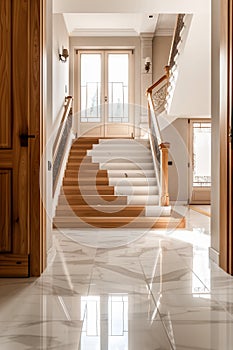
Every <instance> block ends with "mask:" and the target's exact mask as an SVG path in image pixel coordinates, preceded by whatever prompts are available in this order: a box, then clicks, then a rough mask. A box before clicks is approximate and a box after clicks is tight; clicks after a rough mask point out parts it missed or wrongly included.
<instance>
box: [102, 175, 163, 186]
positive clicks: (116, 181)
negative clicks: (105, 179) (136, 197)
mask: <svg viewBox="0 0 233 350" xmlns="http://www.w3.org/2000/svg"><path fill="white" fill-rule="evenodd" d="M109 185H110V186H116V185H118V186H148V185H149V186H156V185H157V181H156V179H154V178H140V177H139V178H129V177H128V178H122V177H120V178H111V177H110V178H109Z"/></svg>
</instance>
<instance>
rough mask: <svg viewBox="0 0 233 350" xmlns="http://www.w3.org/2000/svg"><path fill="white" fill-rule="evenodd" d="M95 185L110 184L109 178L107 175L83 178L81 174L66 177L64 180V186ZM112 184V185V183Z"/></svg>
mask: <svg viewBox="0 0 233 350" xmlns="http://www.w3.org/2000/svg"><path fill="white" fill-rule="evenodd" d="M78 185H80V186H85V185H86V186H94V185H109V180H108V178H107V177H100V178H95V177H92V178H88V177H85V178H81V177H80V176H79V177H78V176H76V177H67V176H66V177H65V178H64V180H63V186H78ZM111 186H112V185H111Z"/></svg>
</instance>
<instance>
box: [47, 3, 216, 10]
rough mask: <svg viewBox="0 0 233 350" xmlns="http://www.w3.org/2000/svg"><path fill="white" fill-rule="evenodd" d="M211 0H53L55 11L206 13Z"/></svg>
mask: <svg viewBox="0 0 233 350" xmlns="http://www.w3.org/2000/svg"><path fill="white" fill-rule="evenodd" d="M210 6H211V0H118V1H116V0H53V13H150V12H151V13H203V12H204V13H205V12H209V11H210Z"/></svg>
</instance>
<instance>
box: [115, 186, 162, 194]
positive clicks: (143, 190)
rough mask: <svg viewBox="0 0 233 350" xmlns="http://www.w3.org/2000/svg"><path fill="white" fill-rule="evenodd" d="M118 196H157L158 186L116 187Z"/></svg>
mask: <svg viewBox="0 0 233 350" xmlns="http://www.w3.org/2000/svg"><path fill="white" fill-rule="evenodd" d="M114 192H115V195H116V196H134V195H142V196H143V195H145V196H147V195H153V194H154V195H157V194H158V187H157V186H116V187H115V189H114Z"/></svg>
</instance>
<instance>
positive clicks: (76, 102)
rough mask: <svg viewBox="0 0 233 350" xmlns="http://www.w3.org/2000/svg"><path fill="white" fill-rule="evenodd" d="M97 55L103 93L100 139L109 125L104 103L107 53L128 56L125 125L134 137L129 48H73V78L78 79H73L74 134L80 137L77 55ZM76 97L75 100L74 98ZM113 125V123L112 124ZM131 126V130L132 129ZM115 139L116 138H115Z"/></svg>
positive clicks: (131, 56) (78, 65)
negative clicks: (127, 110)
mask: <svg viewBox="0 0 233 350" xmlns="http://www.w3.org/2000/svg"><path fill="white" fill-rule="evenodd" d="M80 52H81V53H99V54H101V79H102V81H103V93H102V96H101V97H102V98H101V103H102V104H103V106H104V108H103V113H104V115H103V122H102V128H103V135H102V136H101V137H106V126H107V125H109V124H111V123H108V122H107V121H106V115H107V112H106V111H107V105H106V104H105V103H104V96H105V95H106V93H107V76H108V75H107V64H106V62H107V59H106V57H107V55H108V54H109V53H116V54H117V53H118V54H120V53H128V54H129V73H128V74H129V79H128V81H129V123H125V124H126V125H129V128H130V131H131V132H130V135H129V136H132V134H133V135H135V119H134V118H135V117H134V111H133V108H132V107H131V106H133V105H134V91H133V86H134V60H133V50H132V49H130V48H127V47H125V48H121V49H119V48H117V47H116V48H114V47H111V48H107V47H104V48H103V47H98V48H90V47H89V48H83V47H81V48H75V49H74V76H75V77H78V79H74V97H75V98H74V114H75V115H76V116H77V117H76V123H75V128H76V130H75V131H76V134H77V136H82V134H81V132H80V119H79V118H80V116H79V112H80V110H81V106H80V84H81V79H80V78H81V74H80V54H79V53H80ZM76 96H77V98H76ZM113 124H114V123H113ZM132 125H133V128H132ZM109 137H114V136H111V135H110V136H109ZM116 137H117V136H116Z"/></svg>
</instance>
